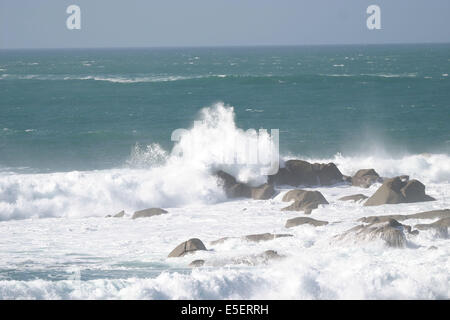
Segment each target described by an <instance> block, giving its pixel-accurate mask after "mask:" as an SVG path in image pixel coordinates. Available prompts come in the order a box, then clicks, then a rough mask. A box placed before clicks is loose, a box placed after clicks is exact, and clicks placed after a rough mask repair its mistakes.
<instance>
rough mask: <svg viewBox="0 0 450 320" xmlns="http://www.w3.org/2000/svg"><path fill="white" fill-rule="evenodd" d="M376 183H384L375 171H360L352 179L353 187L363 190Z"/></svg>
mask: <svg viewBox="0 0 450 320" xmlns="http://www.w3.org/2000/svg"><path fill="white" fill-rule="evenodd" d="M376 182H383V179H382V178H381V177H380V176H379V174H378V173H377V172H376V171H375V170H374V169H361V170H358V171H357V172H356V173H355V175H354V176H353V177H352V185H353V186H357V187H362V188H368V187H370V186H371V185H372V184H374V183H376Z"/></svg>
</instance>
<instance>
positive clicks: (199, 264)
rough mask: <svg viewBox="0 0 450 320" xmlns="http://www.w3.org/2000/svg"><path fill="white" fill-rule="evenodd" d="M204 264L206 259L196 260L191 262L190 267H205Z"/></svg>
mask: <svg viewBox="0 0 450 320" xmlns="http://www.w3.org/2000/svg"><path fill="white" fill-rule="evenodd" d="M204 264H205V260H194V261H192V262H191V263H189V267H191V268H199V267H203V265H204Z"/></svg>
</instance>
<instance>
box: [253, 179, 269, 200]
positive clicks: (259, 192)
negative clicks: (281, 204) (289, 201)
mask: <svg viewBox="0 0 450 320" xmlns="http://www.w3.org/2000/svg"><path fill="white" fill-rule="evenodd" d="M251 192H252V198H253V199H255V200H267V199H270V198H272V197H273V196H274V195H275V189H274V187H273V184H268V183H265V184H263V185H261V186H259V187H256V188H251Z"/></svg>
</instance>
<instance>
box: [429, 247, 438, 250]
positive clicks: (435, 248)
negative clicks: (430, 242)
mask: <svg viewBox="0 0 450 320" xmlns="http://www.w3.org/2000/svg"><path fill="white" fill-rule="evenodd" d="M428 250H437V247H435V246H431V247H428Z"/></svg>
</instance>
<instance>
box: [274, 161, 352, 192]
mask: <svg viewBox="0 0 450 320" xmlns="http://www.w3.org/2000/svg"><path fill="white" fill-rule="evenodd" d="M339 182H343V175H342V173H341V172H340V171H339V169H338V168H337V167H336V165H335V164H334V163H309V162H307V161H303V160H288V161H286V163H285V167H284V168H280V169H279V170H278V172H277V173H276V174H275V175H271V176H269V183H274V184H276V185H290V186H299V185H305V186H318V185H322V186H329V185H333V184H336V183H339Z"/></svg>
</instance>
